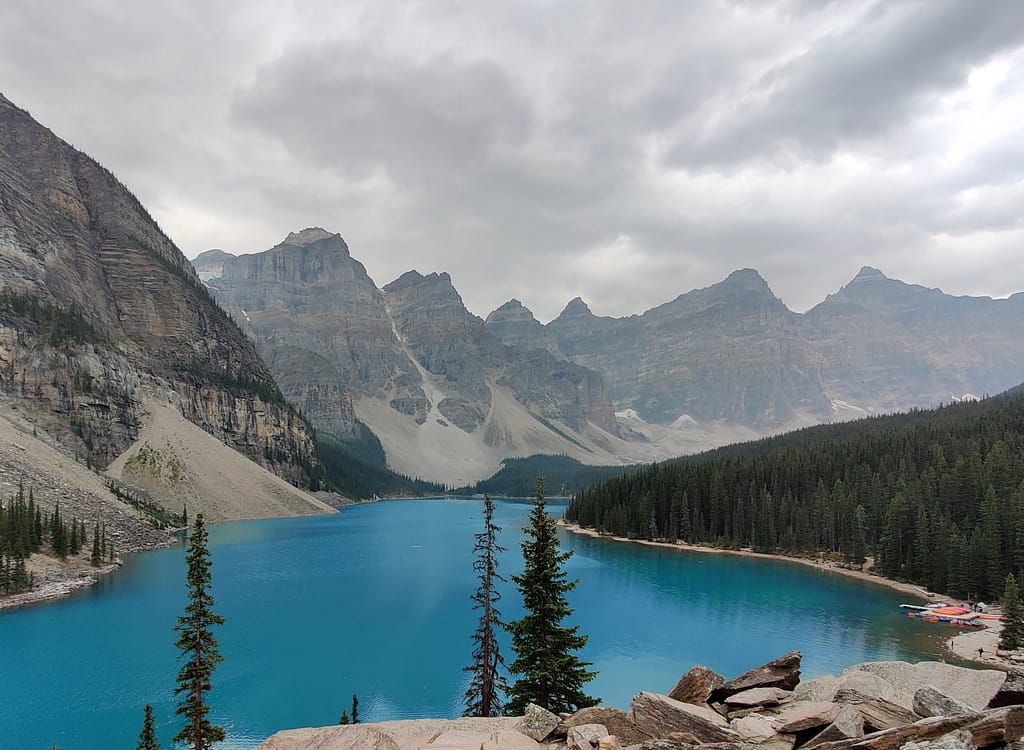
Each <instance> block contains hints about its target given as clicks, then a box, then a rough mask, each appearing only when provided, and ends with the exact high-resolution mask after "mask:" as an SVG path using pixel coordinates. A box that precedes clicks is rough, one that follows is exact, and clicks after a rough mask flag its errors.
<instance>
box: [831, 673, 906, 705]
mask: <svg viewBox="0 0 1024 750" xmlns="http://www.w3.org/2000/svg"><path fill="white" fill-rule="evenodd" d="M913 695H914V694H913V693H904V692H902V691H900V690H897V689H896V687H895V686H894V685H893V684H892V683H891V682H889V681H888V680H886V679H885V678H884V677H881V676H879V675H877V674H874V673H873V672H867V671H860V670H852V671H851V670H847V671H845V672H843V673H842V674H841V675H840V676H839V679H838V680H836V682H835V684H834V685H833V691H832V698H831V699H832V700H833V701H835V702H836V703H863V702H864V701H871V700H881V701H886V702H888V703H894V704H896V705H897V706H901V707H903V708H905V709H907V710H908V711H911V710H913V708H914V697H913Z"/></svg>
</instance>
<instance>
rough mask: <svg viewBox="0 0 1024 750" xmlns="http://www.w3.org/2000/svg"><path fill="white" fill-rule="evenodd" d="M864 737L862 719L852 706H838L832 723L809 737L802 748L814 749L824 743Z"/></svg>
mask: <svg viewBox="0 0 1024 750" xmlns="http://www.w3.org/2000/svg"><path fill="white" fill-rule="evenodd" d="M863 736H864V717H862V716H861V715H860V712H859V711H857V709H855V708H854V707H853V706H840V707H839V713H838V714H836V718H834V719H833V720H832V723H831V724H829V725H828V726H827V727H825V728H824V729H822V730H821V731H820V732H818V733H817V734H816V735H814V736H813V737H811V739H809V740H808V741H807V742H806V743H805V744H804V746H803V747H805V748H808V750H809V749H810V748H814V747H817V746H818V745H822V744H824V743H826V742H838V741H840V740H848V739H857V738H860V737H863Z"/></svg>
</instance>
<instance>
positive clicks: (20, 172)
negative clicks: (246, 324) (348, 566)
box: [0, 96, 314, 483]
mask: <svg viewBox="0 0 1024 750" xmlns="http://www.w3.org/2000/svg"><path fill="white" fill-rule="evenodd" d="M0 389H2V391H3V393H4V394H5V396H7V397H8V398H12V399H16V400H17V401H19V402H21V403H23V404H24V405H25V406H26V407H27V408H29V409H32V410H34V414H35V418H36V419H38V420H39V422H40V425H41V426H43V427H45V428H46V429H47V430H49V431H50V433H51V434H52V435H54V436H55V438H56V439H57V440H59V441H60V442H61V443H62V444H63V445H65V446H66V447H67V449H68V450H70V451H72V452H73V453H75V454H77V455H79V456H80V457H82V458H83V460H85V461H86V462H88V463H89V464H91V465H94V466H98V467H105V466H107V465H108V464H109V463H110V462H111V461H112V460H113V459H114V458H115V457H116V456H117V455H119V454H120V453H122V452H123V451H124V450H125V449H126V448H128V447H129V446H130V445H131V444H132V443H133V441H134V440H135V439H136V437H137V434H138V430H139V428H140V425H141V422H142V418H143V416H144V411H145V410H144V406H143V398H144V395H146V394H148V395H149V396H151V397H154V398H156V399H159V400H160V401H163V402H166V403H171V404H173V405H174V407H175V409H176V410H177V411H179V412H180V413H181V414H182V415H183V416H184V417H185V418H187V419H188V420H190V421H191V422H193V423H195V424H196V425H198V426H199V427H201V428H202V429H204V430H206V431H207V432H209V433H210V434H212V435H214V436H215V437H217V438H218V439H219V440H221V441H223V442H225V443H227V444H228V445H230V446H232V447H234V448H236V449H237V450H239V451H241V452H243V453H245V454H246V455H248V456H249V457H250V458H252V459H254V460H256V461H257V462H259V463H261V464H263V465H265V466H267V467H269V468H272V469H273V470H274V471H275V472H277V473H278V474H280V475H282V476H284V477H286V478H288V479H290V480H292V481H295V482H299V483H302V482H308V481H309V473H310V470H311V467H312V465H313V462H314V456H313V442H312V439H311V436H310V433H309V431H308V428H307V426H306V424H305V422H304V421H303V420H302V419H301V418H299V417H298V416H297V415H296V414H295V413H294V412H293V411H292V410H291V409H290V408H289V407H288V406H287V404H286V403H285V402H284V400H283V398H282V397H281V394H280V392H279V390H278V388H277V386H276V384H275V383H274V380H273V378H272V376H271V374H270V372H269V371H268V369H267V368H266V366H265V365H264V364H263V362H262V361H261V360H260V358H259V356H258V355H257V353H256V350H255V348H254V346H253V344H252V342H251V341H250V340H249V339H247V338H246V336H245V335H244V334H243V332H242V331H241V330H240V329H239V328H238V326H237V325H236V324H235V323H234V322H233V321H232V320H231V319H230V318H229V317H228V316H227V315H226V314H225V313H224V312H223V311H222V310H221V309H220V308H219V307H218V306H217V305H216V304H215V303H214V301H213V299H212V298H211V297H210V295H209V294H208V292H207V291H206V289H205V287H204V286H203V284H202V283H201V282H200V281H199V279H198V277H197V276H196V274H195V273H194V271H193V269H192V267H191V265H190V264H189V262H188V261H187V260H186V259H185V257H184V256H183V255H182V254H181V252H180V251H179V250H178V249H177V248H176V247H175V246H174V244H173V243H172V242H171V241H170V239H168V238H167V236H166V235H164V234H163V232H161V231H160V229H159V227H158V226H157V225H156V224H155V222H154V221H153V220H152V218H151V217H150V216H149V215H148V214H147V213H146V211H145V209H143V208H142V206H141V205H140V204H139V202H138V201H137V200H136V199H135V197H134V196H133V195H132V194H131V193H130V192H129V191H128V190H127V189H126V188H125V187H124V186H123V185H122V184H121V183H120V182H118V180H117V179H116V178H115V177H114V176H113V175H112V174H111V173H110V172H108V171H107V170H105V169H104V168H103V167H101V166H100V165H98V164H97V163H96V162H95V161H93V160H92V159H90V158H89V157H87V156H85V155H84V154H82V153H80V152H78V151H76V150H75V149H74V148H72V147H71V146H69V145H68V144H67V143H65V142H64V141H62V140H60V139H59V138H57V137H56V136H55V135H54V134H53V133H51V132H50V131H49V130H47V129H46V128H44V127H42V126H41V125H39V124H38V123H37V122H35V121H34V120H33V119H32V118H31V117H30V116H29V115H28V114H27V113H26V112H24V111H22V110H20V109H18V108H17V107H15V106H14V105H13V104H12V103H11V102H9V101H8V100H7V99H5V98H3V97H2V96H0Z"/></svg>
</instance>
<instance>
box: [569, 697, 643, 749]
mask: <svg viewBox="0 0 1024 750" xmlns="http://www.w3.org/2000/svg"><path fill="white" fill-rule="evenodd" d="M580 724H603V725H604V726H605V727H607V728H608V734H611V735H615V736H616V737H618V739H619V742H620V743H622V744H623V745H637V744H639V743H641V742H643V741H644V740H649V739H653V737H652V736H651V735H649V734H646V733H644V732H641V731H640V730H639V729H637V728H636V726H634V724H633V722H632V720H631V719H630V718H629V714H627V713H626V712H625V711H623V710H621V709H618V708H612V707H610V706H593V707H591V708H581V709H580V710H579V711H577V712H576V713H574V714H573V715H572V716H570V717H569V718H567V719H566V720H565V721H563V722H562V724H561V725H560V729H564V730H565V732H566V733H568V731H569V727H574V726H578V725H580Z"/></svg>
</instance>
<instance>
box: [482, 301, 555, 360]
mask: <svg viewBox="0 0 1024 750" xmlns="http://www.w3.org/2000/svg"><path fill="white" fill-rule="evenodd" d="M484 323H485V324H486V325H487V330H489V331H490V332H491V333H492V334H494V335H495V336H497V337H498V338H499V339H500V340H501V342H502V343H503V344H505V345H506V346H511V347H514V348H518V349H546V350H548V351H549V352H551V354H553V355H554V356H555V357H557V358H558V359H565V356H564V355H563V354H562V352H560V351H559V349H558V343H557V342H556V341H555V337H554V334H552V333H550V332H549V331H547V330H546V329H545V328H544V326H542V325H541V324H540V321H538V320H537V319H536V318H535V317H534V316H533V312H532V311H530V309H529V308H527V307H525V306H524V305H523V303H522V302H520V301H519V300H517V299H510V300H509V301H508V302H506V303H505V304H504V305H502V306H501V307H499V308H498V309H497V310H494V311H493V312H492V313H491V314H490V315H488V316H487V319H486V320H485V321H484Z"/></svg>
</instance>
